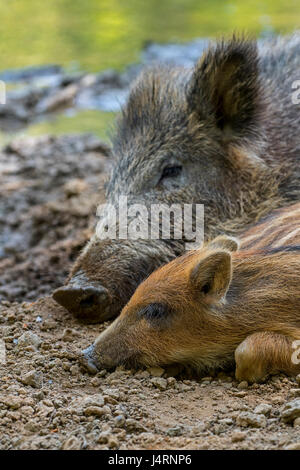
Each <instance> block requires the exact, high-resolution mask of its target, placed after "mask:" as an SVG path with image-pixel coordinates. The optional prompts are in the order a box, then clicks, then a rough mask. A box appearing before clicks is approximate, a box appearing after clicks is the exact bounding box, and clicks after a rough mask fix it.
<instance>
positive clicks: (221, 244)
mask: <svg viewBox="0 0 300 470" xmlns="http://www.w3.org/2000/svg"><path fill="white" fill-rule="evenodd" d="M208 247H209V248H210V249H218V248H220V249H224V250H228V251H230V252H233V251H237V250H238V249H239V247H240V242H239V240H238V239H237V238H235V237H229V236H228V235H219V236H218V237H216V238H214V239H213V240H212V241H211V242H210V243H209V244H208Z"/></svg>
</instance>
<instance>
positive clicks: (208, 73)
mask: <svg viewBox="0 0 300 470" xmlns="http://www.w3.org/2000/svg"><path fill="white" fill-rule="evenodd" d="M188 103H189V105H190V107H191V109H192V110H193V111H195V112H196V113H197V115H198V118H199V119H201V120H204V121H206V122H207V121H208V122H210V121H211V119H212V120H213V124H214V125H216V126H217V127H218V128H220V129H221V130H224V131H226V133H228V132H231V133H233V134H235V135H237V136H241V137H243V136H246V135H247V134H249V133H250V134H251V133H252V134H253V135H254V136H255V132H256V128H257V127H258V124H257V119H258V118H259V114H260V108H261V104H260V103H261V97H260V86H259V77H258V54H257V45H256V43H255V42H253V41H248V40H238V39H236V38H235V37H233V39H232V40H231V41H229V42H224V41H221V42H219V43H217V45H216V46H215V47H211V48H210V49H208V51H207V52H206V53H204V55H203V56H202V58H201V59H200V60H199V62H198V64H196V66H195V69H194V72H193V74H192V77H191V81H190V83H189V85H188Z"/></svg>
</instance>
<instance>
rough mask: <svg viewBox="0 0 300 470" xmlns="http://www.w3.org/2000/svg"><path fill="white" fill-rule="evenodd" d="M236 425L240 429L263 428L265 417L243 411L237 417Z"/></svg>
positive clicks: (265, 423)
mask: <svg viewBox="0 0 300 470" xmlns="http://www.w3.org/2000/svg"><path fill="white" fill-rule="evenodd" d="M236 423H237V424H238V425H239V426H242V427H245V428H246V427H253V428H264V427H265V426H266V425H267V420H266V417H265V416H263V415H259V414H255V413H250V412H249V411H243V412H242V413H240V414H239V415H238V417H237V420H236Z"/></svg>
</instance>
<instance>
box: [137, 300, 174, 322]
mask: <svg viewBox="0 0 300 470" xmlns="http://www.w3.org/2000/svg"><path fill="white" fill-rule="evenodd" d="M138 315H139V316H140V317H143V318H146V319H147V320H148V321H150V322H151V323H155V324H160V325H161V324H163V323H164V322H165V321H166V320H167V319H168V317H169V315H170V309H169V307H168V306H167V305H165V304H161V303H153V304H149V305H146V306H145V307H143V308H142V309H141V310H140V311H139V312H138Z"/></svg>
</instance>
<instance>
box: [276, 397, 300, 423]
mask: <svg viewBox="0 0 300 470" xmlns="http://www.w3.org/2000/svg"><path fill="white" fill-rule="evenodd" d="M280 417H281V419H282V420H283V421H284V422H285V423H291V422H293V421H294V420H295V419H296V418H299V417H300V398H296V399H295V400H292V401H290V402H288V403H286V404H285V405H284V406H283V407H282V409H281V411H280Z"/></svg>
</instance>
